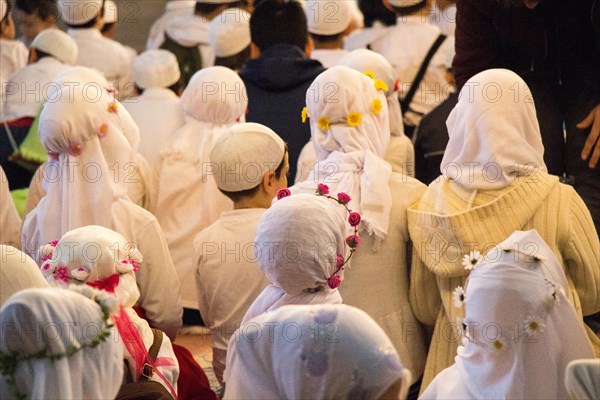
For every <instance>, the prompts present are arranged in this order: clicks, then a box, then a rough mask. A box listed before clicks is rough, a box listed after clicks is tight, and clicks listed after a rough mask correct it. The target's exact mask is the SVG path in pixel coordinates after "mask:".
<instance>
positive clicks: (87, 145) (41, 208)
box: [22, 86, 182, 339]
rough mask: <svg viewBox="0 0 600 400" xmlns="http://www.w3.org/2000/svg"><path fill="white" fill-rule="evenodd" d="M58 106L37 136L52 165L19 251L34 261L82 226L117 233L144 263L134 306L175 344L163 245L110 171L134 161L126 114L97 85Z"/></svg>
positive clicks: (175, 299)
mask: <svg viewBox="0 0 600 400" xmlns="http://www.w3.org/2000/svg"><path fill="white" fill-rule="evenodd" d="M55 99H56V100H55V101H53V102H48V103H46V105H45V106H44V109H43V111H42V114H41V116H40V126H39V134H40V138H41V141H42V144H43V145H44V147H45V148H46V150H47V152H48V154H49V158H50V161H49V162H48V167H47V169H46V172H45V176H46V178H45V179H44V181H43V185H44V189H45V190H46V192H47V194H46V196H44V197H43V198H42V200H41V201H40V203H39V204H38V205H37V207H36V208H35V209H34V210H33V211H32V212H31V213H30V214H29V215H28V216H27V218H26V220H25V223H24V226H23V236H22V237H23V241H22V243H23V248H24V251H25V252H27V253H29V254H32V255H33V254H35V253H36V251H37V249H39V248H40V246H42V245H44V244H46V243H49V242H51V241H54V240H58V239H59V238H61V237H62V235H63V234H65V233H66V232H68V231H70V230H73V229H76V228H80V227H83V226H87V225H99V226H104V227H107V228H110V229H113V230H114V231H116V232H119V233H120V234H122V235H123V236H124V237H125V238H126V239H127V240H128V241H130V242H133V243H136V246H137V247H138V248H139V249H140V250H141V251H142V252H143V253H144V255H145V258H146V262H145V268H143V269H140V271H139V272H137V274H136V278H137V282H138V285H139V287H140V293H141V296H140V299H139V301H138V302H137V305H138V306H140V307H142V308H144V310H145V312H146V316H147V317H148V320H149V321H150V322H151V323H152V325H153V326H155V327H157V328H159V329H161V330H162V331H164V332H165V333H167V335H169V337H171V338H172V339H174V338H175V337H176V336H177V331H178V330H179V327H180V326H181V315H182V309H181V305H180V294H179V290H180V285H179V281H178V279H177V276H176V274H175V268H174V266H173V262H172V261H171V257H170V255H169V250H168V248H167V244H166V242H165V239H164V237H163V234H162V231H161V229H160V226H159V225H158V222H157V221H156V219H155V218H154V216H152V215H151V214H150V213H149V212H147V211H146V210H144V209H142V208H141V207H139V206H137V205H135V204H133V202H132V201H131V200H130V199H129V197H128V196H127V187H126V185H125V184H124V180H123V179H122V178H117V177H115V169H114V168H113V169H111V166H117V168H118V166H122V165H125V164H127V163H129V162H131V160H132V157H133V154H134V151H133V148H132V146H131V145H130V143H129V141H127V139H126V137H125V135H124V134H125V132H127V131H128V130H130V129H132V128H133V127H135V125H134V124H127V121H130V117H128V114H127V111H126V110H125V109H124V107H122V105H121V104H120V103H118V102H117V101H115V100H114V98H113V96H112V95H111V94H110V93H108V92H107V91H106V90H105V89H104V88H102V87H99V86H92V88H91V89H89V90H80V89H78V87H75V89H73V88H69V87H64V88H61V89H59V90H58V91H57V93H56V94H55ZM92 99H93V100H94V101H91V100H92ZM114 114H123V115H122V116H121V117H115V115H114ZM34 258H36V257H34Z"/></svg>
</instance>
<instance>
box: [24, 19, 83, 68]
mask: <svg viewBox="0 0 600 400" xmlns="http://www.w3.org/2000/svg"><path fill="white" fill-rule="evenodd" d="M31 47H32V48H35V49H38V50H41V51H43V52H44V53H46V54H50V55H51V56H53V57H55V58H57V59H58V60H60V61H62V62H63V63H65V64H69V65H75V63H76V62H77V56H78V55H79V48H78V47H77V43H76V42H75V40H73V38H72V37H71V36H69V35H67V34H66V33H65V32H63V31H61V30H60V29H54V28H50V29H45V30H43V31H41V32H40V33H38V35H37V36H36V37H35V39H33V42H32V43H31Z"/></svg>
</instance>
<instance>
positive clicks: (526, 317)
mask: <svg viewBox="0 0 600 400" xmlns="http://www.w3.org/2000/svg"><path fill="white" fill-rule="evenodd" d="M568 285H569V284H568V283H567V277H566V275H565V274H564V271H563V268H562V266H561V265H560V262H559V261H558V259H557V258H556V256H555V255H554V254H553V252H552V250H551V249H550V247H548V245H547V244H546V243H544V240H543V239H542V238H541V237H540V236H539V234H538V233H537V232H536V231H535V230H532V231H528V232H521V231H517V232H515V233H513V234H512V235H511V236H510V237H509V238H508V239H506V240H505V241H504V242H502V243H500V244H499V245H498V246H496V247H494V248H492V249H491V250H490V252H489V253H487V255H486V256H485V257H483V259H482V260H481V261H479V262H477V263H476V264H475V265H474V266H473V270H472V272H471V274H470V275H469V278H468V280H467V283H466V288H465V289H464V290H463V288H462V287H460V288H458V289H457V292H459V295H458V296H455V297H456V299H455V300H456V301H455V304H454V307H455V308H458V309H459V310H461V311H462V310H463V309H464V311H465V313H466V316H465V318H464V322H463V324H462V327H464V328H463V329H461V331H462V332H463V337H462V345H461V346H460V347H459V348H458V351H457V355H456V357H455V362H454V365H452V366H451V367H449V368H447V369H445V370H444V371H442V372H441V373H440V374H439V375H437V376H436V377H435V379H434V380H433V382H431V384H430V385H429V386H428V387H427V390H425V392H424V393H423V395H422V396H421V399H461V400H463V399H566V398H568V393H567V390H566V388H565V385H564V381H565V369H566V367H567V364H568V363H569V362H571V361H573V360H576V359H579V358H591V357H593V354H594V352H593V350H592V346H591V344H590V342H589V340H588V338H587V334H586V332H585V330H584V329H583V323H582V320H581V317H580V316H578V315H577V312H576V311H575V308H574V307H573V305H572V304H571V303H570V302H569V300H568V299H567V296H566V292H565V291H566V290H568Z"/></svg>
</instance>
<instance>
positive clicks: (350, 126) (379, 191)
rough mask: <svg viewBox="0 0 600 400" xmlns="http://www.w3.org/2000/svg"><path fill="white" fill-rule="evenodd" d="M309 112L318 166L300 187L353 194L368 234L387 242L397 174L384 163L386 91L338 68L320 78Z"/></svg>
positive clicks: (308, 103)
mask: <svg viewBox="0 0 600 400" xmlns="http://www.w3.org/2000/svg"><path fill="white" fill-rule="evenodd" d="M380 88H382V87H381V86H380ZM306 107H307V117H308V118H309V119H310V127H311V136H312V141H313V144H314V146H315V152H316V155H317V161H318V164H317V165H316V167H315V169H314V171H313V172H312V175H311V177H309V179H307V180H306V181H305V182H303V183H301V184H299V185H298V187H297V188H299V189H301V190H302V191H304V190H306V191H312V192H314V189H315V187H316V185H317V183H324V184H326V185H328V186H329V187H330V188H331V191H332V192H334V193H335V192H344V193H347V194H348V195H350V197H351V198H352V199H353V201H354V205H353V207H352V208H353V210H354V211H357V212H359V213H360V214H361V215H362V217H363V226H364V227H366V229H367V232H368V233H369V234H375V235H377V237H380V238H385V236H386V235H387V233H388V228H389V215H390V211H391V206H392V194H391V190H390V187H389V179H390V175H391V172H392V169H391V166H390V164H388V163H387V162H386V161H384V160H383V156H384V155H385V151H386V149H387V147H388V144H389V141H390V127H389V113H388V106H387V101H386V98H385V95H384V94H383V92H382V90H378V89H377V88H376V82H375V81H374V80H373V79H371V78H370V77H368V76H366V75H364V74H362V73H359V72H357V71H354V70H352V69H350V68H347V67H341V66H337V67H333V68H329V69H328V70H327V71H325V72H323V73H322V74H321V75H319V76H318V77H317V78H316V79H315V81H314V82H313V84H312V85H311V87H310V88H309V90H308V92H307V93H306Z"/></svg>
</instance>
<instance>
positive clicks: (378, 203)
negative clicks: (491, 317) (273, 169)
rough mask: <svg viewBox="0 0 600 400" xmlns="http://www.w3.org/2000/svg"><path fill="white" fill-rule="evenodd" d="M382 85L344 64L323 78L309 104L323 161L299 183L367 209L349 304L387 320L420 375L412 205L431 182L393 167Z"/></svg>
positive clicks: (348, 284)
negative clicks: (410, 259) (412, 292)
mask: <svg viewBox="0 0 600 400" xmlns="http://www.w3.org/2000/svg"><path fill="white" fill-rule="evenodd" d="M377 88H380V89H381V88H382V87H381V83H379V82H377V81H376V80H373V79H372V78H370V77H368V76H366V75H365V74H363V73H360V72H357V71H355V70H352V69H350V68H347V67H342V66H337V67H333V68H330V69H328V70H327V71H325V72H323V73H322V74H321V75H319V76H318V77H317V78H316V79H315V81H314V83H313V85H312V87H311V88H310V89H309V91H308V92H307V95H306V106H307V111H308V118H310V125H311V135H312V141H313V144H314V146H315V150H316V153H317V160H318V162H319V163H318V165H317V168H316V169H315V171H313V173H312V176H311V177H310V178H309V179H308V180H307V181H305V182H303V183H300V184H297V185H295V186H294V187H292V188H291V191H292V193H296V192H299V193H307V192H314V191H315V189H316V186H317V183H323V184H326V185H327V186H329V190H330V192H331V193H337V192H344V193H346V194H348V195H349V196H350V198H352V206H351V208H352V210H353V211H356V212H358V213H360V215H361V216H362V222H361V223H360V225H359V229H360V231H359V232H360V235H359V236H360V238H361V245H360V246H361V247H360V250H359V251H358V252H357V254H356V255H355V256H354V257H353V259H352V265H351V266H350V267H349V268H347V271H346V273H345V280H344V282H343V284H342V285H341V287H340V292H341V295H342V297H343V299H344V303H345V304H349V305H352V306H354V307H358V308H360V309H361V310H363V311H365V312H366V313H367V314H369V315H370V316H371V318H373V319H374V320H375V321H376V322H377V323H378V324H379V325H380V326H381V327H382V328H383V330H384V331H385V332H386V333H387V335H388V336H389V337H390V339H391V340H392V343H394V346H396V350H398V353H399V354H400V356H401V358H402V360H403V362H404V363H405V364H406V365H407V367H408V368H409V369H410V370H411V371H412V373H413V379H414V380H415V381H418V380H419V378H420V377H421V374H422V371H423V366H424V364H425V345H424V340H423V337H422V336H423V335H422V332H421V327H420V325H419V324H418V322H417V321H416V320H415V317H414V316H413V313H412V311H411V308H410V304H409V302H408V281H409V278H408V263H407V261H406V258H407V249H408V243H409V236H408V229H407V220H406V210H407V207H408V206H409V205H410V204H413V203H414V202H416V201H417V200H418V199H419V198H420V197H421V194H422V193H423V191H424V190H425V186H424V185H423V184H422V183H420V182H418V181H417V180H416V179H413V178H411V177H408V176H406V175H401V174H397V173H393V172H392V171H391V167H390V165H389V163H387V162H386V161H384V160H383V156H384V154H385V151H386V149H387V147H388V144H389V140H390V124H389V120H388V115H389V113H388V107H387V101H386V97H385V94H384V93H383V90H378V89H377ZM382 293H385V296H382V295H381V294H382Z"/></svg>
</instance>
